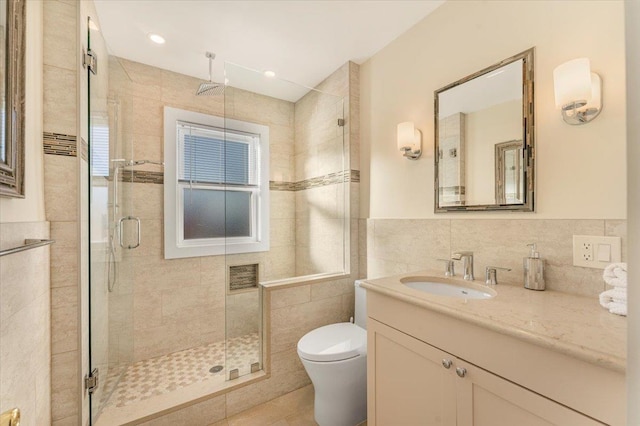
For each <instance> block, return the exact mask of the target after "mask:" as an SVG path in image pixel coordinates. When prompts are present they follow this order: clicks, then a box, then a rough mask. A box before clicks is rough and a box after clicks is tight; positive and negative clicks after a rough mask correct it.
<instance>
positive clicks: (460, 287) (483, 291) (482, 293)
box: [400, 277, 497, 299]
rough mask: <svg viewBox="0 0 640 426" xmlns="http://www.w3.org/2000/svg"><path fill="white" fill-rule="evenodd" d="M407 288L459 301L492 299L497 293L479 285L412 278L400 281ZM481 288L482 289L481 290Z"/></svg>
mask: <svg viewBox="0 0 640 426" xmlns="http://www.w3.org/2000/svg"><path fill="white" fill-rule="evenodd" d="M400 281H401V282H402V283H403V284H404V285H406V286H407V287H411V288H413V289H416V290H419V291H424V292H425V293H429V294H435V295H438V296H449V297H455V298H458V299H491V298H492V297H494V296H495V295H496V294H497V293H496V291H495V290H493V289H491V288H489V287H486V288H481V287H480V286H478V285H473V286H472V285H469V286H467V285H464V284H462V283H458V282H456V283H448V282H437V281H435V280H433V279H430V278H428V277H424V278H423V277H410V278H403V279H402V280H400ZM479 287H480V288H479Z"/></svg>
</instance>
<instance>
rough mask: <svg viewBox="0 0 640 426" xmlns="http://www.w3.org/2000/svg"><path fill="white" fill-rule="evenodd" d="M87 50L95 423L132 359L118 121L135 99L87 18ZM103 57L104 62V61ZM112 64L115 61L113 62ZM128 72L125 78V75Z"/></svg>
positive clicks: (127, 234) (127, 228)
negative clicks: (116, 82) (122, 89)
mask: <svg viewBox="0 0 640 426" xmlns="http://www.w3.org/2000/svg"><path fill="white" fill-rule="evenodd" d="M87 45H88V49H89V54H90V55H92V56H93V57H95V58H97V59H98V60H97V61H96V62H95V63H94V64H92V67H90V68H88V69H87V74H88V85H87V88H86V90H87V95H88V96H87V97H88V105H87V106H88V118H89V122H88V140H87V143H88V156H89V161H88V167H89V171H88V172H89V173H88V179H89V182H88V190H89V218H90V221H89V358H90V360H89V365H90V371H92V375H97V376H98V381H97V386H95V387H94V388H93V389H92V390H91V391H90V407H91V408H90V411H91V424H96V421H97V419H98V418H99V416H100V414H101V412H103V410H104V409H105V408H106V407H108V406H109V405H110V404H112V403H113V402H114V401H112V400H111V396H112V394H113V392H114V390H115V388H116V386H117V384H118V381H119V380H120V379H121V378H122V376H123V374H124V372H125V371H126V368H127V366H128V365H129V364H130V363H131V361H132V351H133V349H132V348H133V344H132V343H133V342H132V339H133V333H132V324H133V318H132V316H133V299H132V293H131V291H130V289H131V287H130V285H128V282H130V278H131V276H132V272H133V268H132V267H131V266H130V265H123V262H122V260H123V251H124V248H123V246H125V245H127V244H130V243H129V241H131V238H135V234H134V236H133V237H132V235H131V230H130V226H126V224H124V225H123V221H122V217H123V215H122V214H123V211H124V209H125V208H126V205H127V203H128V199H129V198H130V197H131V194H128V193H126V192H125V191H123V188H122V180H123V173H124V171H123V167H122V166H123V164H122V162H121V161H120V159H121V158H123V155H124V154H125V152H124V150H125V148H124V147H123V145H124V144H123V143H122V140H123V139H124V136H125V135H124V130H123V128H122V126H121V124H120V121H121V118H120V117H121V116H122V115H123V112H125V111H127V112H129V113H130V112H131V102H130V100H128V99H127V98H123V97H119V96H118V95H117V93H112V92H111V91H110V90H109V74H110V72H111V73H114V72H115V73H116V74H119V76H120V77H121V80H123V81H122V85H123V86H126V85H127V84H129V83H130V82H129V81H128V79H127V78H126V73H124V72H118V70H117V64H115V68H114V64H113V63H112V64H109V61H108V54H107V49H106V45H105V41H104V39H103V37H102V34H101V33H100V32H99V30H98V26H97V25H95V23H93V22H91V19H90V18H89V22H88V34H87ZM101 59H102V61H101ZM110 65H111V66H110ZM123 76H124V77H123Z"/></svg>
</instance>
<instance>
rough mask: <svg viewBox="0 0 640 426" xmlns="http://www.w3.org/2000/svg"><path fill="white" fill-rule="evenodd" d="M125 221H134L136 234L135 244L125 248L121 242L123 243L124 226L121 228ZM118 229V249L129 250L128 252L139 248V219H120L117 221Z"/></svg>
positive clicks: (132, 217)
mask: <svg viewBox="0 0 640 426" xmlns="http://www.w3.org/2000/svg"><path fill="white" fill-rule="evenodd" d="M127 220H135V221H136V230H137V232H136V244H135V245H133V246H132V245H128V246H125V245H124V242H123V241H124V232H123V229H124V226H122V225H123V223H124V222H125V221H127ZM118 227H119V228H120V230H119V231H120V247H122V248H126V249H129V250H131V249H134V248H138V247H140V218H139V217H135V216H125V217H121V218H120V220H119V221H118Z"/></svg>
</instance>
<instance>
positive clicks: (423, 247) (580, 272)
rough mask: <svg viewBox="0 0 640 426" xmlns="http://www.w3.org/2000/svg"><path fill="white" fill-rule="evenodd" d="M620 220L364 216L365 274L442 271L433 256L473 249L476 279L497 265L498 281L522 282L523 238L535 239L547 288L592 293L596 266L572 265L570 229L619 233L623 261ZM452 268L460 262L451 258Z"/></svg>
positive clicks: (598, 284)
mask: <svg viewBox="0 0 640 426" xmlns="http://www.w3.org/2000/svg"><path fill="white" fill-rule="evenodd" d="M626 234H627V224H626V221H625V220H589V219H577V220H561V219H541V220H535V219H368V220H367V237H366V240H367V276H368V278H377V277H381V276H386V275H394V274H400V273H405V272H411V271H419V270H425V269H431V270H434V271H442V272H443V274H444V264H443V263H442V262H440V261H438V260H437V259H446V258H449V257H450V255H451V253H454V252H456V251H459V250H470V251H472V252H473V253H474V263H475V277H476V280H484V270H485V267H486V266H500V267H505V268H510V269H511V271H510V272H507V271H499V273H498V278H499V282H500V283H504V284H513V285H523V270H522V259H523V258H524V257H526V256H527V255H528V253H529V248H528V247H526V244H529V243H536V244H537V248H538V251H539V252H540V256H541V257H542V258H544V259H545V262H546V263H545V281H546V286H547V289H551V290H557V291H562V292H566V293H574V294H581V295H589V296H595V295H597V294H598V293H600V292H602V291H603V290H604V289H605V285H604V282H603V280H602V270H601V269H591V268H582V267H576V266H573V248H572V245H573V235H607V236H617V237H621V238H622V260H623V261H626V249H625V246H626ZM456 263H457V264H456V268H457V272H458V274H460V272H461V265H460V264H459V262H456Z"/></svg>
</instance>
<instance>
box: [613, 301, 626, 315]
mask: <svg viewBox="0 0 640 426" xmlns="http://www.w3.org/2000/svg"><path fill="white" fill-rule="evenodd" d="M609 312H611V313H612V314H616V315H622V316H625V317H626V316H627V304H626V303H613V302H612V303H611V304H610V305H609Z"/></svg>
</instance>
